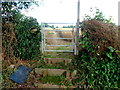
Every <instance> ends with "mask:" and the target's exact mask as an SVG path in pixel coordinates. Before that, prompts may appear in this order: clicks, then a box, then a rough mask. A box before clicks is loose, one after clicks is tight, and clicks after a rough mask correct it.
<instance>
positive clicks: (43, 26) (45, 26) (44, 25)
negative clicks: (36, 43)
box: [41, 23, 77, 55]
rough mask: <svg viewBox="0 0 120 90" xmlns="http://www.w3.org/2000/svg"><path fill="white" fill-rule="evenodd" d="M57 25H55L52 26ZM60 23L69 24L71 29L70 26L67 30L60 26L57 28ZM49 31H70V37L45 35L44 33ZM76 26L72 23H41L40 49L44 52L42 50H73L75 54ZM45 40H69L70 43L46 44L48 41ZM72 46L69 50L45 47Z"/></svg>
mask: <svg viewBox="0 0 120 90" xmlns="http://www.w3.org/2000/svg"><path fill="white" fill-rule="evenodd" d="M54 25H57V26H54ZM62 25H67V26H71V27H72V29H71V28H70V29H69V30H68V29H67V30H65V27H62V28H64V30H61V27H60V28H58V26H62ZM48 28H52V29H48ZM49 31H53V32H71V33H72V37H70V38H64V37H57V38H56V37H47V36H46V33H47V32H49ZM75 36H76V27H75V25H74V23H41V38H42V42H41V44H42V47H41V51H42V53H43V54H44V52H73V53H74V54H75V55H76V54H77V45H76V40H75V39H77V38H76V37H75ZM47 40H51V41H53V40H71V44H70V45H65V44H63V45H55V44H52V45H48V43H47V42H46V41H47ZM48 46H49V47H72V48H70V49H69V50H54V49H49V50H48V49H47V48H46V47H48Z"/></svg>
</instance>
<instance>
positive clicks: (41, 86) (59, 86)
mask: <svg viewBox="0 0 120 90" xmlns="http://www.w3.org/2000/svg"><path fill="white" fill-rule="evenodd" d="M38 88H51V89H52V88H56V89H57V88H76V86H63V85H51V84H42V83H39V84H38Z"/></svg>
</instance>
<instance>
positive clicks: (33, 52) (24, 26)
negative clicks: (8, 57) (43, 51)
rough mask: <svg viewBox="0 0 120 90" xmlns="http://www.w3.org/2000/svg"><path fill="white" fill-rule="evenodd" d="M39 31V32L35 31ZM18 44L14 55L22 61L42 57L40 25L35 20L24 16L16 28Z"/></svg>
mask: <svg viewBox="0 0 120 90" xmlns="http://www.w3.org/2000/svg"><path fill="white" fill-rule="evenodd" d="M34 30H37V31H34ZM15 33H16V39H17V42H16V44H15V47H14V55H15V56H16V57H20V58H21V59H35V58H37V57H39V56H40V41H41V36H40V25H39V23H38V22H37V20H36V19H35V18H32V17H26V16H23V17H22V18H20V20H19V23H18V24H17V25H16V27H15Z"/></svg>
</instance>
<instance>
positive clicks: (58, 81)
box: [39, 75, 72, 86]
mask: <svg viewBox="0 0 120 90" xmlns="http://www.w3.org/2000/svg"><path fill="white" fill-rule="evenodd" d="M39 80H40V81H41V82H42V83H45V84H53V85H65V86H72V81H70V80H69V79H66V78H65V76H64V75H62V76H46V77H41V78H39Z"/></svg>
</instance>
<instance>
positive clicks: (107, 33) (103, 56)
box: [73, 12, 120, 88]
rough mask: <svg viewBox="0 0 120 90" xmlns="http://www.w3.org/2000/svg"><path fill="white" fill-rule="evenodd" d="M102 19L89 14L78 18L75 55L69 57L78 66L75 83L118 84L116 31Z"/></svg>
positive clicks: (118, 46)
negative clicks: (80, 33)
mask: <svg viewBox="0 0 120 90" xmlns="http://www.w3.org/2000/svg"><path fill="white" fill-rule="evenodd" d="M98 14H99V12H98V13H97V15H98ZM100 14H101V13H100ZM100 14H99V15H98V16H100ZM103 19H104V18H102V21H101V19H97V18H96V20H95V19H94V18H90V19H87V20H85V21H83V22H82V36H81V37H80V40H79V41H80V44H79V48H80V50H79V55H78V56H76V57H75V60H73V65H74V67H75V69H77V70H78V74H77V75H78V79H76V83H77V84H78V85H80V86H84V85H86V86H92V87H94V88H95V87H110V88H117V87H120V83H119V79H120V77H119V73H120V66H119V64H120V55H119V52H120V51H119V50H120V44H119V39H118V31H117V27H116V26H115V25H114V24H110V23H109V22H104V20H103Z"/></svg>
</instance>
